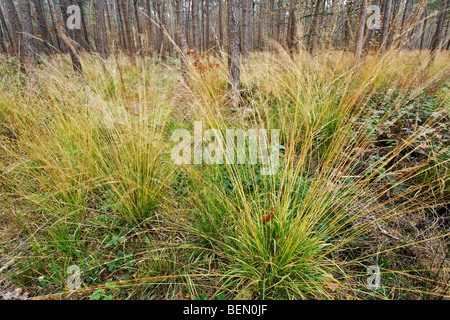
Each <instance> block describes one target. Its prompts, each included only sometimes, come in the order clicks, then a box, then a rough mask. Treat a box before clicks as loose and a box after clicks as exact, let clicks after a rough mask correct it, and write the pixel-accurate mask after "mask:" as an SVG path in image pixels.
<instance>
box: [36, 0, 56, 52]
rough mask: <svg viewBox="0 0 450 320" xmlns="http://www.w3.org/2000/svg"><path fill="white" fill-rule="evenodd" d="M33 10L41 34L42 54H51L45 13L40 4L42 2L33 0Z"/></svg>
mask: <svg viewBox="0 0 450 320" xmlns="http://www.w3.org/2000/svg"><path fill="white" fill-rule="evenodd" d="M33 4H34V8H35V9H36V16H37V21H38V25H39V31H40V33H41V38H42V41H43V42H44V43H43V47H44V52H45V53H46V54H50V53H52V52H53V50H52V47H51V40H50V34H49V32H48V28H47V21H46V19H45V11H44V5H43V3H42V0H33Z"/></svg>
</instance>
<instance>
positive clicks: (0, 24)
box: [0, 5, 13, 54]
mask: <svg viewBox="0 0 450 320" xmlns="http://www.w3.org/2000/svg"><path fill="white" fill-rule="evenodd" d="M2 10H3V9H2V6H1V5H0V29H1V32H2V33H3V37H4V38H5V42H6V43H11V44H12V43H13V40H12V36H11V34H10V33H9V30H8V26H7V25H6V19H5V16H4V15H3V11H2ZM2 46H3V47H4V52H5V53H7V54H11V53H12V52H11V51H10V50H8V48H7V46H6V44H5V43H3V42H2Z"/></svg>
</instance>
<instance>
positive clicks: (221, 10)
mask: <svg viewBox="0 0 450 320" xmlns="http://www.w3.org/2000/svg"><path fill="white" fill-rule="evenodd" d="M194 1H195V0H194ZM217 1H218V2H219V45H220V47H222V46H223V2H222V0H217Z"/></svg>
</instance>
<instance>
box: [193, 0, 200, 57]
mask: <svg viewBox="0 0 450 320" xmlns="http://www.w3.org/2000/svg"><path fill="white" fill-rule="evenodd" d="M198 31H199V29H198V0H192V37H193V39H194V48H195V50H196V51H197V52H198V51H200V45H199V32H198Z"/></svg>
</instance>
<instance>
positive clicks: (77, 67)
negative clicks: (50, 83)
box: [59, 0, 83, 74]
mask: <svg viewBox="0 0 450 320" xmlns="http://www.w3.org/2000/svg"><path fill="white" fill-rule="evenodd" d="M59 6H60V9H61V13H62V16H63V20H64V22H63V25H64V29H65V31H66V33H67V34H68V37H69V39H70V40H72V42H70V41H67V40H65V42H66V46H67V48H68V50H69V54H70V58H71V60H72V65H73V70H74V71H75V72H76V73H78V74H83V69H82V67H81V62H80V59H79V58H78V56H77V51H76V48H75V42H76V41H75V36H74V32H80V31H75V30H73V32H69V30H68V28H67V24H66V23H65V22H66V21H67V20H68V19H69V14H68V13H67V8H68V4H67V0H59ZM59 36H61V35H59ZM65 38H67V36H66V37H65Z"/></svg>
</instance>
